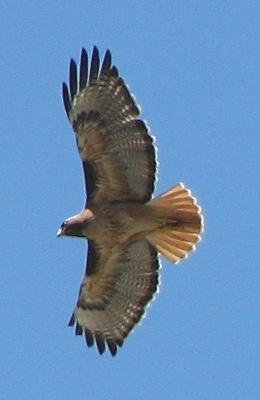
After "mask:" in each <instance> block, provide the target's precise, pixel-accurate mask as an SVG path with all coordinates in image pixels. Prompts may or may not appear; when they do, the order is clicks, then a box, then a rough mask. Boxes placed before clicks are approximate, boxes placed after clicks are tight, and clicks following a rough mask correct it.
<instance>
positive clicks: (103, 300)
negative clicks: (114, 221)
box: [69, 240, 159, 355]
mask: <svg viewBox="0 0 260 400" xmlns="http://www.w3.org/2000/svg"><path fill="white" fill-rule="evenodd" d="M88 246H89V247H88V265H87V271H86V276H85V277H84V279H83V282H82V284H81V287H80V292H79V298H78V302H77V306H76V308H75V310H74V312H73V315H72V317H71V320H70V322H69V325H70V326H71V325H74V324H75V325H76V329H75V333H76V334H77V335H82V334H84V335H85V338H86V343H87V345H88V346H89V347H90V346H92V345H93V344H94V343H96V345H97V347H98V351H99V353H100V354H102V353H103V352H104V351H105V348H106V346H107V347H108V348H109V350H110V352H111V354H112V355H115V354H116V352H117V347H118V346H122V344H123V341H124V339H125V338H126V336H127V335H128V334H129V332H130V331H131V330H132V329H133V327H134V326H135V325H136V324H137V323H138V321H139V320H140V318H141V317H142V315H143V314H144V309H145V306H146V305H147V303H148V302H149V301H150V300H151V299H152V297H153V295H154V293H155V292H156V288H157V285H158V273H157V269H158V268H159V261H158V258H157V252H156V251H155V250H154V249H153V247H152V246H151V245H150V244H149V242H148V241H147V240H140V241H136V242H133V243H132V244H130V245H129V246H128V247H127V248H125V249H123V248H114V249H113V248H112V249H98V248H97V246H96V245H95V243H94V242H91V241H89V245H88Z"/></svg>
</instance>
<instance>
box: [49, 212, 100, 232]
mask: <svg viewBox="0 0 260 400" xmlns="http://www.w3.org/2000/svg"><path fill="white" fill-rule="evenodd" d="M93 218H94V215H93V213H92V211H90V210H89V209H86V210H84V211H83V212H82V213H80V214H77V215H74V216H73V217H71V218H69V219H67V220H66V221H64V222H62V224H61V226H60V228H59V230H58V232H57V236H58V237H59V236H77V237H87V234H86V233H87V230H88V226H89V223H90V221H92V220H93Z"/></svg>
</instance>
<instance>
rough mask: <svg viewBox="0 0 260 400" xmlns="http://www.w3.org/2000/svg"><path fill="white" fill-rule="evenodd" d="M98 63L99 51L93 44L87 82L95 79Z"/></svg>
mask: <svg viewBox="0 0 260 400" xmlns="http://www.w3.org/2000/svg"><path fill="white" fill-rule="evenodd" d="M99 64H100V59H99V51H98V48H97V46H93V51H92V58H91V64H90V72H89V83H91V82H95V81H96V79H97V77H98V71H99Z"/></svg>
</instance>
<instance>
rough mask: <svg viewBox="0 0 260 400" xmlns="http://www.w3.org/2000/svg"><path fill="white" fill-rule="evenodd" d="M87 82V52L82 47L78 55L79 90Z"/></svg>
mask: <svg viewBox="0 0 260 400" xmlns="http://www.w3.org/2000/svg"><path fill="white" fill-rule="evenodd" d="M87 82H88V53H87V52H86V50H85V48H84V47H82V50H81V57H80V72H79V87H80V90H81V89H83V88H84V87H86V86H87Z"/></svg>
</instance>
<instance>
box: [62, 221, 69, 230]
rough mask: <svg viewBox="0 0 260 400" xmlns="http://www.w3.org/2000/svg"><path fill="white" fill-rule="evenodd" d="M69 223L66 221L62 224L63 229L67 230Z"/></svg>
mask: <svg viewBox="0 0 260 400" xmlns="http://www.w3.org/2000/svg"><path fill="white" fill-rule="evenodd" d="M68 224H69V223H68V221H64V222H62V224H61V229H64V228H66V226H68Z"/></svg>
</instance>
